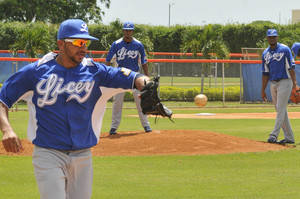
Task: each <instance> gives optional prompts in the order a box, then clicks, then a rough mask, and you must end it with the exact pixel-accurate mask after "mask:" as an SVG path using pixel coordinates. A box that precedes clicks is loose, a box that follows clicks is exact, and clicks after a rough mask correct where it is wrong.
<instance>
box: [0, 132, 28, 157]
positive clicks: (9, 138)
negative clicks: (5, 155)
mask: <svg viewBox="0 0 300 199" xmlns="http://www.w3.org/2000/svg"><path fill="white" fill-rule="evenodd" d="M2 144H3V146H4V149H5V150H6V151H7V152H13V153H18V152H21V151H23V150H24V149H23V146H22V143H21V140H20V139H19V138H18V136H17V135H16V134H15V133H14V132H13V131H7V132H5V133H4V134H3V137H2Z"/></svg>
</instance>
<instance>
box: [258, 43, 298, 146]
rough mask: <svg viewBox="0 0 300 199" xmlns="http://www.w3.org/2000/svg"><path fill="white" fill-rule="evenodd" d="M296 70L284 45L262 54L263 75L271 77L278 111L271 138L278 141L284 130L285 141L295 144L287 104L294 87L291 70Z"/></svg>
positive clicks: (289, 51)
mask: <svg viewBox="0 0 300 199" xmlns="http://www.w3.org/2000/svg"><path fill="white" fill-rule="evenodd" d="M294 68H295V64H294V59H293V56H292V53H291V50H290V49H289V47H287V46H286V45H284V44H281V43H277V47H276V48H275V49H271V48H270V47H269V48H267V49H265V51H264V52H263V54H262V72H263V75H267V76H269V81H270V90H271V95H272V101H273V103H274V105H275V108H276V111H277V117H276V122H275V127H274V129H273V131H272V132H271V134H270V138H272V137H273V138H275V139H276V140H277V137H278V135H279V133H280V128H282V129H283V132H284V137H285V139H286V140H288V141H290V142H294V133H293V131H292V128H291V124H290V121H289V118H288V113H287V104H288V101H289V96H290V94H291V91H292V87H293V82H292V80H291V76H290V72H289V70H293V69H294Z"/></svg>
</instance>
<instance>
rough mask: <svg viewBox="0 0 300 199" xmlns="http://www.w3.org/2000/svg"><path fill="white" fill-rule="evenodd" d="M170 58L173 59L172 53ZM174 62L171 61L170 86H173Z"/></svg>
mask: <svg viewBox="0 0 300 199" xmlns="http://www.w3.org/2000/svg"><path fill="white" fill-rule="evenodd" d="M172 59H174V55H172ZM173 67H174V62H172V77H171V86H173V76H174V69H173Z"/></svg>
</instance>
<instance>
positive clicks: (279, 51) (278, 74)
mask: <svg viewBox="0 0 300 199" xmlns="http://www.w3.org/2000/svg"><path fill="white" fill-rule="evenodd" d="M291 69H295V62H294V58H293V56H292V52H291V50H290V48H289V47H287V46H286V45H284V44H281V43H277V47H276V49H274V50H273V49H271V48H270V47H268V48H267V49H265V51H264V52H263V54H262V72H263V74H264V75H268V76H269V80H270V81H273V80H280V79H289V78H290V73H289V70H291Z"/></svg>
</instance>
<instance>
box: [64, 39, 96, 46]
mask: <svg viewBox="0 0 300 199" xmlns="http://www.w3.org/2000/svg"><path fill="white" fill-rule="evenodd" d="M64 41H66V42H71V43H72V44H73V45H74V46H77V47H83V46H85V47H88V46H89V45H90V44H91V40H84V39H65V40H64Z"/></svg>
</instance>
